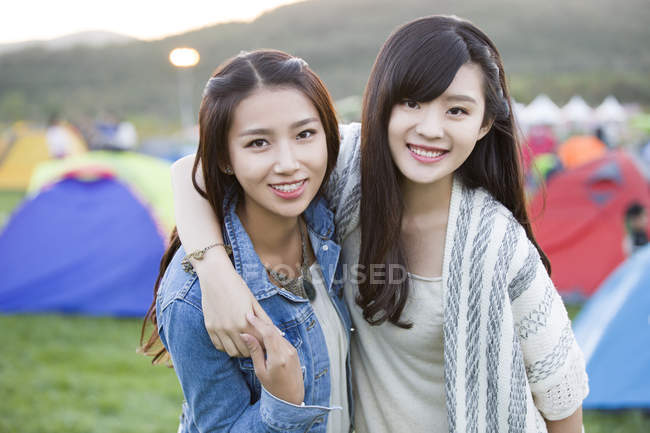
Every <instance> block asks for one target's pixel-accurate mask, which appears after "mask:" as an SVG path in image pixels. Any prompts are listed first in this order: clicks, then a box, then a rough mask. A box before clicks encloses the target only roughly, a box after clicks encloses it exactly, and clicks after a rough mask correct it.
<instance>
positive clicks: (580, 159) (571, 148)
mask: <svg viewBox="0 0 650 433" xmlns="http://www.w3.org/2000/svg"><path fill="white" fill-rule="evenodd" d="M605 153H607V146H606V145H605V143H603V142H602V141H600V140H599V139H598V138H596V137H594V136H592V135H576V136H574V137H571V138H569V139H568V140H567V141H565V142H564V143H562V145H561V146H560V147H559V149H558V151H557V154H558V157H559V158H560V161H562V164H563V165H564V167H566V168H574V167H578V166H580V165H583V164H586V163H588V162H591V161H594V160H596V159H598V158H601V157H603V156H604V155H605Z"/></svg>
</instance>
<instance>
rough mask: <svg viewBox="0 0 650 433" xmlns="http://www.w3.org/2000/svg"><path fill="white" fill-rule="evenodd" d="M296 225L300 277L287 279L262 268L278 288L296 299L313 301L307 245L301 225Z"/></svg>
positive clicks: (278, 273)
mask: <svg viewBox="0 0 650 433" xmlns="http://www.w3.org/2000/svg"><path fill="white" fill-rule="evenodd" d="M298 225H299V228H300V243H301V245H302V263H301V265H300V275H299V276H298V278H289V276H288V275H286V274H284V273H282V272H277V271H274V270H273V269H271V268H269V267H267V266H264V268H265V269H266V271H267V272H268V273H269V275H270V276H272V277H273V279H274V280H275V281H277V282H278V285H279V286H280V287H282V288H283V289H285V290H287V291H288V292H291V293H293V294H294V295H296V296H298V297H301V298H305V299H309V300H310V301H313V300H314V299H316V289H315V288H314V285H313V284H312V282H311V272H310V271H309V265H308V264H307V243H306V242H305V234H304V229H303V227H302V224H300V221H299V222H298Z"/></svg>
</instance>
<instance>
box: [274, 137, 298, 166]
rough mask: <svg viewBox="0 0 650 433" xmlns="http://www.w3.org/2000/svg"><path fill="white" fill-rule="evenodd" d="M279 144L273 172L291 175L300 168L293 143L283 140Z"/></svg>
mask: <svg viewBox="0 0 650 433" xmlns="http://www.w3.org/2000/svg"><path fill="white" fill-rule="evenodd" d="M279 144H280V145H279V146H277V152H276V160H275V164H274V166H273V172H274V173H276V174H292V173H294V172H295V171H296V170H298V169H299V168H300V163H299V162H298V158H297V157H296V149H295V143H292V142H289V140H283V141H282V142H281V143H279Z"/></svg>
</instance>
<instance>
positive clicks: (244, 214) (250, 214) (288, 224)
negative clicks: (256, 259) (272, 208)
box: [237, 199, 300, 257]
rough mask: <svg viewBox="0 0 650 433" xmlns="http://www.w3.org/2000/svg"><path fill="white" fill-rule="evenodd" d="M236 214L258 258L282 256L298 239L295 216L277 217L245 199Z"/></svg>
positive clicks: (298, 229)
mask: <svg viewBox="0 0 650 433" xmlns="http://www.w3.org/2000/svg"><path fill="white" fill-rule="evenodd" d="M237 214H238V216H239V219H240V221H241V223H242V225H243V226H244V228H245V229H246V232H247V233H248V236H249V237H250V239H251V242H252V243H253V246H254V247H255V250H256V251H257V254H258V255H259V256H260V257H263V256H266V255H274V256H275V255H282V254H283V253H284V252H285V251H286V250H287V249H288V248H287V246H290V245H294V244H295V239H296V238H298V239H300V228H299V226H298V217H297V216H295V217H285V216H282V215H277V214H274V213H272V212H269V211H268V210H266V209H263V208H261V207H260V206H258V205H256V204H254V203H252V200H250V201H249V203H247V202H246V200H245V199H243V200H242V201H241V202H240V203H239V205H238V207H237Z"/></svg>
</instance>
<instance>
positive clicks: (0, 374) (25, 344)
mask: <svg viewBox="0 0 650 433" xmlns="http://www.w3.org/2000/svg"><path fill="white" fill-rule="evenodd" d="M0 329H1V330H2V332H0V396H2V397H0V400H2V403H0V432H3V433H4V432H7V433H9V432H11V433H13V432H16V433H19V432H20V433H49V432H52V433H53V432H62V433H63V432H67V433H74V432H79V433H89V432H107V433H108V432H115V433H117V432H173V431H176V430H175V429H176V427H177V426H178V415H179V413H180V407H181V403H182V400H183V397H182V393H181V391H180V387H179V385H178V382H177V379H176V376H175V375H174V371H173V370H172V369H170V368H167V367H165V366H161V365H158V366H152V365H151V363H150V358H145V357H144V356H142V355H138V354H136V347H137V344H138V338H139V335H140V334H139V332H140V321H139V320H134V319H128V320H122V319H110V318H82V317H66V316H0Z"/></svg>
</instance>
